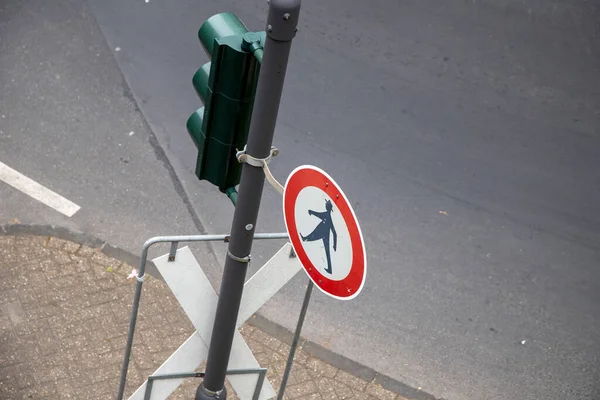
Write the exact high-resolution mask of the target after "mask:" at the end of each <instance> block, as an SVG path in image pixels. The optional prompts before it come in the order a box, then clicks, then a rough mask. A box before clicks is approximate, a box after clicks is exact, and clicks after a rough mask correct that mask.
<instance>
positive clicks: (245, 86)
mask: <svg viewBox="0 0 600 400" xmlns="http://www.w3.org/2000/svg"><path fill="white" fill-rule="evenodd" d="M198 38H199V39H200V42H201V43H202V46H203V47H204V49H205V50H206V52H207V53H208V54H209V56H210V58H211V62H209V63H206V64H204V65H203V66H202V67H201V68H200V69H199V70H198V71H197V72H196V73H195V74H194V77H193V79H192V81H193V85H194V88H195V89H196V93H198V96H199V97H200V99H202V101H203V102H204V107H202V108H200V109H198V110H197V111H196V112H194V113H193V114H192V115H191V116H190V118H189V119H188V121H187V124H186V125H187V130H188V132H189V134H190V136H191V137H192V140H193V141H194V144H195V145H196V147H197V148H198V159H197V161H196V171H195V172H196V176H197V177H198V178H199V179H205V180H207V181H209V182H211V183H212V184H214V185H216V186H217V187H219V189H220V190H221V191H225V190H226V189H228V188H230V187H233V186H235V185H237V184H238V183H239V182H240V175H241V170H242V169H241V164H239V163H238V161H237V159H236V152H237V150H241V149H243V148H244V146H245V145H246V141H247V139H248V130H249V128H250V118H251V116H252V107H253V105H254V96H255V93H256V85H257V83H258V74H259V72H260V62H259V61H258V60H259V55H262V53H261V51H258V50H261V49H262V44H263V43H264V41H265V33H264V32H249V31H248V29H247V28H246V26H245V25H244V23H243V22H242V21H241V20H240V19H239V18H238V17H237V16H235V15H234V14H231V13H222V14H217V15H214V16H212V17H210V18H209V19H208V20H206V21H205V22H204V23H203V24H202V26H201V27H200V30H199V31H198ZM255 52H256V53H257V54H253V53H255Z"/></svg>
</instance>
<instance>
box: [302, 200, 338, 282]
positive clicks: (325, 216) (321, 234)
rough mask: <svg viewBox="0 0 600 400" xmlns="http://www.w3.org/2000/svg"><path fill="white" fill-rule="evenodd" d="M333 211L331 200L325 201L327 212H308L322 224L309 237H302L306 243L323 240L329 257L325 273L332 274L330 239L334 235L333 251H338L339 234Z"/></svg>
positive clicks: (326, 254)
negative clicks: (332, 216)
mask: <svg viewBox="0 0 600 400" xmlns="http://www.w3.org/2000/svg"><path fill="white" fill-rule="evenodd" d="M332 211H333V204H331V201H330V200H325V211H323V212H318V211H313V210H308V215H314V216H315V217H317V218H319V219H321V222H320V223H319V225H317V227H316V228H315V229H314V230H313V231H312V232H311V233H310V234H309V235H308V236H303V235H302V234H300V236H301V237H302V241H304V242H306V241H309V242H314V241H315V240H322V241H323V245H324V246H325V256H326V257H327V268H326V269H325V271H326V272H327V273H329V274H331V272H332V269H331V251H330V249H329V239H330V236H331V234H332V233H333V251H336V248H337V233H336V232H335V227H334V226H333V220H332V219H331V212H332Z"/></svg>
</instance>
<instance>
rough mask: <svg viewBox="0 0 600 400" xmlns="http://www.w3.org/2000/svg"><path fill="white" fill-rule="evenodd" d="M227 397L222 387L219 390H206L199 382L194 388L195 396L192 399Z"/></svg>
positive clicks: (216, 399) (209, 399) (223, 398)
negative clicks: (195, 388)
mask: <svg viewBox="0 0 600 400" xmlns="http://www.w3.org/2000/svg"><path fill="white" fill-rule="evenodd" d="M226 399H227V390H226V389H225V388H223V389H222V390H221V391H219V392H216V393H215V392H211V391H210V390H206V389H205V388H204V385H203V384H201V385H200V386H198V389H197V390H196V397H194V400H226Z"/></svg>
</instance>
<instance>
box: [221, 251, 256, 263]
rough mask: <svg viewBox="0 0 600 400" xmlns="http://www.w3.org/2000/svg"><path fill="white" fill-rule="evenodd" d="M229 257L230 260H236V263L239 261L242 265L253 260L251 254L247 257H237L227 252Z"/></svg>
mask: <svg viewBox="0 0 600 400" xmlns="http://www.w3.org/2000/svg"><path fill="white" fill-rule="evenodd" d="M227 255H228V256H229V257H230V258H232V259H234V260H235V261H238V262H241V263H249V262H250V259H251V258H252V257H251V256H250V254H248V255H247V256H246V257H238V256H236V255H233V254H231V252H230V251H229V250H227Z"/></svg>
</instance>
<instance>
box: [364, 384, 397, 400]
mask: <svg viewBox="0 0 600 400" xmlns="http://www.w3.org/2000/svg"><path fill="white" fill-rule="evenodd" d="M365 393H368V394H370V395H371V396H373V397H375V398H377V399H381V400H395V399H396V397H397V395H396V393H394V392H392V391H389V390H387V389H384V388H382V387H381V385H378V384H376V383H372V382H371V383H369V384H368V385H367V388H366V389H365Z"/></svg>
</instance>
